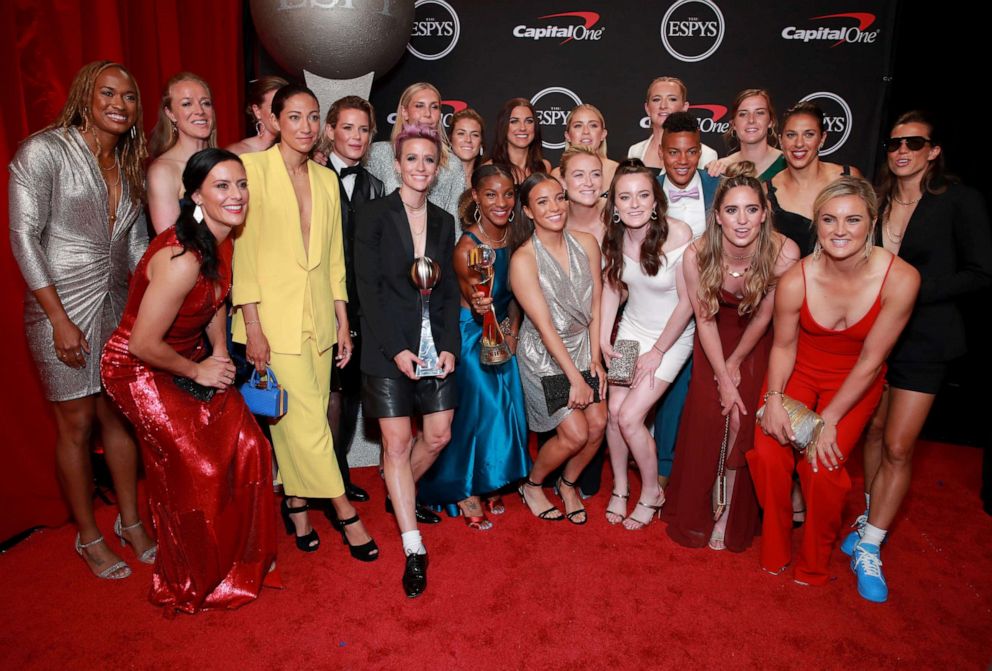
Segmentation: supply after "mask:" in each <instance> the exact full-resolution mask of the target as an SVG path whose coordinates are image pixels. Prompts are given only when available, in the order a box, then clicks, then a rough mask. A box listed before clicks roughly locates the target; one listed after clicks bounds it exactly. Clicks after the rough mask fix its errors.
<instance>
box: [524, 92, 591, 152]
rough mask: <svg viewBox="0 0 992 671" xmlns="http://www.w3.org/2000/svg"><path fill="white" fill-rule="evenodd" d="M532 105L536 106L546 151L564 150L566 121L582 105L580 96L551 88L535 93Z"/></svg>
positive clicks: (531, 100)
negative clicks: (574, 109)
mask: <svg viewBox="0 0 992 671" xmlns="http://www.w3.org/2000/svg"><path fill="white" fill-rule="evenodd" d="M530 104H531V105H533V106H534V111H535V112H537V122H538V123H539V124H541V135H542V137H543V139H544V141H543V142H542V143H541V144H542V146H543V147H544V148H545V149H564V148H565V119H567V118H568V113H569V112H571V111H572V108H573V107H575V106H576V105H581V104H582V101H581V100H580V99H579V96H577V95H575V93H573V92H572V91H569V90H568V89H566V88H563V87H561V86H549V87H548V88H546V89H541V90H540V91H538V92H537V93H535V94H534V97H532V98H531V99H530ZM559 138H560V139H559Z"/></svg>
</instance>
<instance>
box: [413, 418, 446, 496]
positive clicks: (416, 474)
mask: <svg viewBox="0 0 992 671" xmlns="http://www.w3.org/2000/svg"><path fill="white" fill-rule="evenodd" d="M454 418H455V411H454V410H444V411H443V412H433V413H431V414H429V415H424V416H423V419H422V424H423V426H422V427H421V431H420V435H419V436H417V442H415V443H414V444H413V453H412V454H411V455H410V468H411V469H412V470H413V479H414V481H415V482H416V481H417V480H420V478H421V477H422V476H423V475H424V473H426V472H427V469H429V468H430V467H431V466H432V465H433V464H434V462H435V461H436V460H437V455H439V454H441V450H443V449H444V446H445V445H447V444H448V441H450V440H451V420H453V419H454Z"/></svg>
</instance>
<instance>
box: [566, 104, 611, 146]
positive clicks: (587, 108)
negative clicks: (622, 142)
mask: <svg viewBox="0 0 992 671" xmlns="http://www.w3.org/2000/svg"><path fill="white" fill-rule="evenodd" d="M576 112H592V113H593V114H595V115H596V117H597V118H598V119H599V123H601V124H602V125H603V130H606V117H604V116H603V113H602V112H600V111H599V108H597V107H596V106H595V105H590V104H589V103H582V104H581V105H576V106H575V107H573V108H572V111H571V112H569V113H568V116H567V117H565V132H566V133H567V132H568V127H569V126H570V125H571V124H572V116H573V115H574V114H575V113H576ZM573 147H575V145H573V144H572V143H571V142H569V141H568V139H567V138H566V139H565V149H571V148H573ZM594 151H595V152H596V153H597V154H599V157H600V158H606V138H603V141H602V142H600V143H599V147H597V148H596V149H595V150H594Z"/></svg>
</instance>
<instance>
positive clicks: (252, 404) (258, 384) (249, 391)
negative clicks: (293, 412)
mask: <svg viewBox="0 0 992 671" xmlns="http://www.w3.org/2000/svg"><path fill="white" fill-rule="evenodd" d="M241 395H242V396H244V398H245V403H247V404H248V409H249V410H251V412H252V414H254V415H262V416H263V417H282V416H283V415H285V414H286V406H287V405H288V403H289V394H287V393H286V390H285V389H283V388H282V387H280V386H279V381H278V380H277V379H276V374H275V373H273V372H272V369H271V368H266V369H265V375H259V374H258V371H257V370H252V372H251V377H250V378H249V379H248V381H247V382H245V383H244V384H243V385H241Z"/></svg>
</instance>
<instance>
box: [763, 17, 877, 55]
mask: <svg viewBox="0 0 992 671" xmlns="http://www.w3.org/2000/svg"><path fill="white" fill-rule="evenodd" d="M824 19H847V20H848V21H854V22H855V23H857V25H855V26H846V27H845V26H840V27H838V26H837V24H836V23H834V22H833V21H831V22H830V23H829V24H828V25H826V26H822V25H821V26H817V27H815V28H798V27H796V26H788V27H786V28H783V29H782V39H784V40H798V41H800V42H814V41H817V42H819V41H828V42H833V44H831V45H830V47H831V48H833V47H836V46H838V45H841V44H874V43H875V40H877V39H878V34H879V32H881V30H880V29H878V28H876V29H875V30H868V29H869V28H871V26H872V24H873V23H875V15H874V14H868V13H867V12H847V13H845V14H826V15H824V16H813V17H810V19H809V20H810V21H821V20H824Z"/></svg>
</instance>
